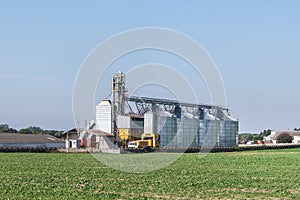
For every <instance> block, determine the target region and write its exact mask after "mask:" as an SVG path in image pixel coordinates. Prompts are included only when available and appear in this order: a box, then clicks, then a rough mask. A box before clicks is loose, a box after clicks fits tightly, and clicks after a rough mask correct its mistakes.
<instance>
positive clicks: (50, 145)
mask: <svg viewBox="0 0 300 200" xmlns="http://www.w3.org/2000/svg"><path fill="white" fill-rule="evenodd" d="M59 148H65V143H64V140H63V139H59V138H56V137H54V136H51V135H46V134H18V133H0V150H1V149H16V150H18V149H59Z"/></svg>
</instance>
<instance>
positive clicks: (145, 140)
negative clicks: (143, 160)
mask: <svg viewBox="0 0 300 200" xmlns="http://www.w3.org/2000/svg"><path fill="white" fill-rule="evenodd" d="M159 145H160V138H159V134H155V133H143V134H142V139H141V140H136V141H131V142H129V144H128V149H129V150H149V151H153V150H156V149H159Z"/></svg>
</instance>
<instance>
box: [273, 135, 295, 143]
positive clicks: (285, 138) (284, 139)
mask: <svg viewBox="0 0 300 200" xmlns="http://www.w3.org/2000/svg"><path fill="white" fill-rule="evenodd" d="M276 139H277V143H292V142H293V139H294V138H293V136H291V135H290V134H288V133H281V134H279V135H278V136H277V138H276Z"/></svg>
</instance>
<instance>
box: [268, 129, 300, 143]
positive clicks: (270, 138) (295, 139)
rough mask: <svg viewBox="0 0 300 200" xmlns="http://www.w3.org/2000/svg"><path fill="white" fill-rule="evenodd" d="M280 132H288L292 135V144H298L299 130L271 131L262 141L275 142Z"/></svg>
mask: <svg viewBox="0 0 300 200" xmlns="http://www.w3.org/2000/svg"><path fill="white" fill-rule="evenodd" d="M282 133H288V134H289V135H290V136H292V137H293V143H294V144H300V131H272V132H271V135H269V136H267V137H264V142H271V143H273V144H277V137H278V136H279V135H280V134H282Z"/></svg>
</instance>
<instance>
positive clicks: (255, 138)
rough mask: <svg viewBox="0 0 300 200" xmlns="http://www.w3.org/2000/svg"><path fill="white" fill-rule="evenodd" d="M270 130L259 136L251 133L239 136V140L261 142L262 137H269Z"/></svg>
mask: <svg viewBox="0 0 300 200" xmlns="http://www.w3.org/2000/svg"><path fill="white" fill-rule="evenodd" d="M271 132H272V130H270V129H267V130H264V131H262V132H260V133H259V134H252V133H243V134H239V140H240V141H258V140H263V139H264V137H266V136H268V135H271Z"/></svg>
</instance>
